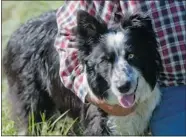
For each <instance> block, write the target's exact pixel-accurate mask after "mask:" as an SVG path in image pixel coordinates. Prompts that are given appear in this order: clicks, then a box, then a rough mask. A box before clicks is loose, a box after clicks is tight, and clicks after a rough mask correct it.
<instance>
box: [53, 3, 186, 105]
mask: <svg viewBox="0 0 186 137" xmlns="http://www.w3.org/2000/svg"><path fill="white" fill-rule="evenodd" d="M79 9H82V10H85V11H87V12H88V13H89V14H91V15H93V16H95V15H96V14H98V15H99V16H100V17H101V18H102V19H103V20H104V21H105V22H106V23H107V24H108V26H109V25H111V24H112V23H114V22H113V21H114V15H115V13H116V12H123V13H124V12H125V11H127V10H131V11H134V10H135V11H136V10H138V11H139V10H141V11H143V12H146V13H148V14H149V15H150V16H151V18H152V24H153V27H154V30H155V32H156V33H157V36H158V38H157V40H158V42H159V43H160V47H159V53H160V56H161V59H162V65H163V71H162V72H161V73H160V79H159V83H160V85H161V86H176V85H181V84H186V3H185V2H184V1H177V0H168V1H165V0H159V1H132V0H128V1H126V0H122V1H121V0H120V1H118V0H115V1H84V0H82V1H66V2H65V4H64V5H63V6H62V7H60V8H59V9H58V11H57V13H56V16H57V24H58V34H57V38H56V41H55V47H56V49H57V51H58V53H59V55H60V78H61V81H62V83H63V84H64V86H65V87H66V88H68V89H71V90H72V91H73V92H74V93H75V94H76V95H77V96H78V97H79V98H80V99H81V100H82V101H83V102H84V101H85V96H86V95H87V91H88V89H87V87H86V84H85V82H86V79H85V74H84V73H83V71H82V70H83V67H82V65H81V64H80V63H79V62H78V57H77V49H76V47H75V35H74V34H73V31H72V30H73V28H74V27H75V26H76V13H77V10H79Z"/></svg>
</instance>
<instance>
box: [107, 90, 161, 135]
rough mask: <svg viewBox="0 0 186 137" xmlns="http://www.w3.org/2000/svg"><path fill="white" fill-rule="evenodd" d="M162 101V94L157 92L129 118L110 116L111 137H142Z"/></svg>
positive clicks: (108, 124) (108, 125) (138, 106)
mask: <svg viewBox="0 0 186 137" xmlns="http://www.w3.org/2000/svg"><path fill="white" fill-rule="evenodd" d="M159 101H160V92H159V90H156V91H155V92H152V95H151V96H150V97H149V98H148V99H147V100H145V101H143V102H141V103H140V104H138V105H137V107H136V110H135V111H134V112H133V113H132V114H130V115H128V116H120V117H119V116H108V121H107V127H108V128H109V130H110V131H111V133H110V134H111V135H142V134H144V131H145V130H146V129H147V126H148V123H149V120H150V117H151V115H152V112H153V110H154V109H155V107H156V105H157V104H158V103H159Z"/></svg>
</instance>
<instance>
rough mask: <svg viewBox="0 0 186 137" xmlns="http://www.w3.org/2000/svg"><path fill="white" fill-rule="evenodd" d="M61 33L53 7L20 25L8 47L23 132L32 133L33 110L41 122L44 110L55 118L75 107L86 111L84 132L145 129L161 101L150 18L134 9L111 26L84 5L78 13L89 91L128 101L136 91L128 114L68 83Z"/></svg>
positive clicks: (7, 64)
mask: <svg viewBox="0 0 186 137" xmlns="http://www.w3.org/2000/svg"><path fill="white" fill-rule="evenodd" d="M56 34H57V24H56V17H55V11H51V12H48V13H45V14H43V15H41V16H39V17H37V18H34V19H32V20H30V21H28V22H27V23H25V24H23V25H22V26H21V27H20V28H19V29H17V30H16V31H15V32H14V33H13V34H12V36H11V38H10V40H9V42H8V45H7V48H6V50H5V55H4V58H3V66H4V71H5V73H6V75H7V79H8V85H9V98H10V102H11V103H12V112H13V116H14V119H15V122H16V125H17V127H18V131H19V133H20V134H28V133H27V127H28V117H29V113H30V112H31V111H32V112H33V113H34V115H35V122H41V117H40V113H45V114H46V118H50V117H51V116H52V115H53V114H55V113H56V111H59V112H60V113H64V112H65V111H66V110H68V109H70V111H69V113H68V115H69V116H70V117H72V118H76V117H81V120H80V123H81V124H82V126H83V127H84V135H141V134H143V133H144V131H145V130H146V128H147V126H148V122H149V120H150V117H151V115H152V112H153V110H154V109H155V107H156V105H157V104H158V103H159V101H160V92H159V89H158V86H157V82H156V81H157V76H158V72H159V64H160V58H159V54H158V51H157V41H156V37H155V33H154V31H153V28H152V24H151V20H150V18H149V17H148V16H145V15H143V14H140V13H132V14H130V13H129V14H125V15H122V16H120V19H119V20H118V22H117V23H116V24H115V25H114V26H113V27H110V28H108V26H107V25H106V24H105V23H104V22H103V21H102V20H101V19H100V18H98V17H92V16H91V15H89V14H88V13H86V12H84V11H79V12H78V14H77V28H76V34H77V45H78V47H77V48H78V50H79V53H78V54H79V60H80V62H81V63H82V65H83V66H84V72H85V74H86V75H85V79H86V80H85V82H84V84H85V85H86V86H87V90H88V94H89V96H91V97H92V98H95V99H104V100H106V101H107V102H108V103H109V104H120V105H122V104H121V102H120V101H119V99H118V98H122V97H123V96H127V95H128V94H134V96H135V100H134V103H133V104H132V105H134V104H136V109H135V111H134V112H133V113H131V114H130V115H128V116H120V117H119V116H111V115H108V114H106V113H105V112H103V111H102V110H101V109H99V108H97V107H96V106H94V105H92V104H89V103H86V104H83V103H82V102H81V101H80V100H79V99H78V97H76V96H75V95H74V94H73V93H72V92H71V91H69V90H68V89H66V88H65V87H64V86H63V85H62V83H61V81H60V78H59V57H58V53H57V51H56V50H55V48H54V41H55V37H56ZM124 107H125V106H124ZM17 118H18V119H19V120H17Z"/></svg>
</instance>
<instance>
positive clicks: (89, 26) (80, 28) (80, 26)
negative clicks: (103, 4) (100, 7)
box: [77, 10, 106, 38]
mask: <svg viewBox="0 0 186 137" xmlns="http://www.w3.org/2000/svg"><path fill="white" fill-rule="evenodd" d="M105 30H106V25H105V23H103V21H102V20H99V19H97V18H95V17H93V16H91V15H90V14H88V13H87V12H85V11H83V10H79V11H78V12H77V34H78V35H79V36H82V37H86V38H88V37H94V36H96V35H98V34H103V33H104V32H105Z"/></svg>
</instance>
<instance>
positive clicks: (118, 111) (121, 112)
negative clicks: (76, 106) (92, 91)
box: [86, 96, 135, 116]
mask: <svg viewBox="0 0 186 137" xmlns="http://www.w3.org/2000/svg"><path fill="white" fill-rule="evenodd" d="M86 99H87V101H88V102H90V103H92V104H94V105H96V106H98V107H99V108H101V109H102V110H103V111H105V112H106V113H108V114H110V115H113V116H126V115H129V114H131V113H132V112H133V111H134V108H135V106H133V107H131V108H123V107H122V106H120V105H117V104H116V105H109V104H107V103H106V102H105V101H104V100H95V99H92V98H90V97H89V96H87V97H86Z"/></svg>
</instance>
